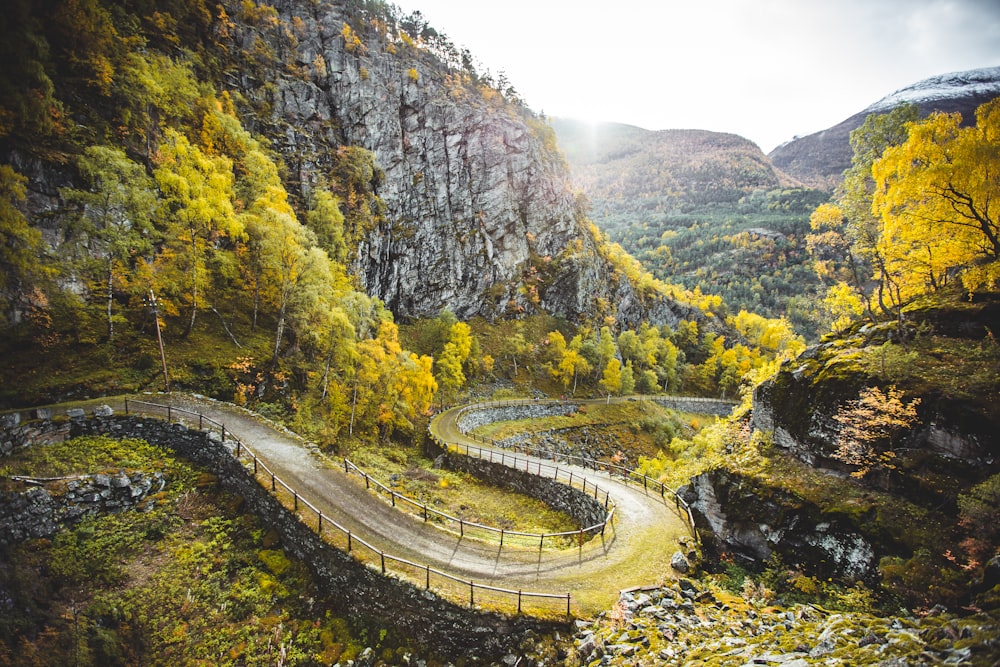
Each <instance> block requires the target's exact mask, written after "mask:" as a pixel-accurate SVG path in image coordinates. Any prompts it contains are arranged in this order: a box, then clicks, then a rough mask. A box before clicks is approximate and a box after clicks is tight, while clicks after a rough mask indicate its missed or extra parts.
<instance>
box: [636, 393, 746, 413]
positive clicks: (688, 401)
mask: <svg viewBox="0 0 1000 667" xmlns="http://www.w3.org/2000/svg"><path fill="white" fill-rule="evenodd" d="M644 400H647V401H653V402H654V403H658V404H659V405H662V406H663V407H665V408H669V409H671V410H678V411H680V412H694V413H696V414H702V415H716V416H718V417H728V416H729V415H730V414H731V413H732V411H733V409H734V408H735V407H736V406H737V405H739V403H737V402H736V401H725V400H722V399H719V398H698V397H695V396H647V397H645V399H644Z"/></svg>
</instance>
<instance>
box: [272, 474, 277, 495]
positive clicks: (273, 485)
mask: <svg viewBox="0 0 1000 667" xmlns="http://www.w3.org/2000/svg"><path fill="white" fill-rule="evenodd" d="M271 490H272V491H277V490H278V487H277V486H275V484H274V473H273V472H272V473H271Z"/></svg>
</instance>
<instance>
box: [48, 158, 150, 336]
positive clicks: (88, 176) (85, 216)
mask: <svg viewBox="0 0 1000 667" xmlns="http://www.w3.org/2000/svg"><path fill="white" fill-rule="evenodd" d="M78 166H79V169H80V175H81V176H82V177H83V180H84V181H85V182H86V184H87V185H88V186H89V189H87V190H73V189H68V190H63V191H62V194H63V197H64V198H65V199H66V200H67V201H68V202H70V203H75V204H78V205H79V206H80V207H81V210H80V212H79V215H78V216H77V217H76V219H75V220H76V224H75V226H74V229H73V230H72V232H73V237H74V238H75V239H76V240H77V242H78V243H79V244H81V245H82V246H83V247H84V251H85V253H84V256H85V257H86V258H87V261H86V262H85V264H93V263H95V262H96V264H97V265H98V266H99V267H100V269H99V270H98V272H97V273H98V277H97V279H96V282H98V283H103V287H102V288H101V289H100V291H101V292H103V296H104V309H105V317H106V320H107V334H108V339H109V340H110V339H113V338H114V335H115V316H114V313H113V312H112V307H113V305H114V300H115V286H116V284H118V285H123V284H127V283H128V281H129V276H130V275H131V274H132V271H131V266H130V262H131V261H132V260H135V259H136V258H138V257H139V256H141V255H145V254H146V253H148V252H149V250H150V249H151V247H152V237H151V232H152V229H153V214H154V211H155V209H156V205H157V196H156V191H155V186H154V184H153V180H152V179H151V178H150V177H149V176H147V175H146V170H145V169H144V168H143V167H142V166H141V165H139V164H136V163H135V162H133V161H132V160H130V159H129V158H128V156H127V155H125V153H124V152H122V151H121V150H118V149H117V148H110V147H107V146H91V147H89V148H87V149H86V150H85V151H84V152H83V155H82V156H81V157H80V159H79V161H78ZM143 287H144V288H145V287H146V286H143ZM140 291H144V289H143V290H140Z"/></svg>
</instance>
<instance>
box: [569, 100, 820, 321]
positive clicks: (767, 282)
mask: <svg viewBox="0 0 1000 667" xmlns="http://www.w3.org/2000/svg"><path fill="white" fill-rule="evenodd" d="M553 126H554V127H555V129H556V133H557V135H558V137H559V142H560V146H561V147H562V149H563V150H564V152H565V153H566V157H567V160H568V161H569V163H570V167H571V170H572V172H573V180H574V185H575V186H576V187H578V188H580V189H581V190H582V191H583V192H584V193H585V194H586V196H587V198H588V200H589V202H590V204H591V207H592V212H591V216H592V218H593V220H594V222H595V223H596V224H597V225H598V226H599V227H600V228H601V229H602V230H604V231H605V232H606V233H607V234H608V236H609V238H610V239H611V240H612V241H614V242H616V243H620V244H621V245H622V247H623V248H624V249H625V250H626V251H628V252H629V253H631V254H632V255H633V256H634V257H636V258H637V259H638V260H639V261H640V262H642V264H643V266H645V267H646V268H647V269H648V270H649V271H650V272H652V274H653V275H654V276H656V277H657V278H659V279H661V280H664V281H668V282H677V283H681V284H683V285H684V286H685V287H687V288H688V289H692V290H693V289H697V290H699V292H701V293H703V294H711V295H716V296H719V297H721V298H722V302H723V303H725V304H727V307H728V308H731V309H733V310H734V311H735V310H739V309H745V310H748V311H751V312H755V313H760V314H762V315H765V316H767V317H773V318H778V317H786V318H787V319H788V320H789V321H790V322H791V323H792V324H793V325H794V326H795V327H796V329H797V330H798V331H800V332H801V333H803V334H805V335H807V336H809V337H814V336H816V335H817V334H818V333H821V332H822V331H823V330H825V329H826V328H827V327H828V322H827V321H826V320H825V318H824V317H823V315H822V314H821V313H820V312H818V311H817V309H816V307H815V303H816V298H817V294H818V290H819V287H820V286H819V282H818V280H817V278H816V276H815V273H814V272H813V271H812V269H811V266H810V264H811V260H810V258H809V256H808V253H807V250H806V247H805V236H806V234H807V233H808V232H809V214H810V213H811V212H812V210H813V209H814V208H815V207H816V206H817V205H818V204H820V203H822V202H823V201H825V200H826V198H827V195H826V194H825V193H823V192H820V191H817V190H811V189H808V188H804V187H802V186H801V185H800V184H798V183H797V182H796V181H795V180H794V179H791V178H789V177H788V176H785V175H784V174H782V173H781V172H780V171H778V170H776V169H775V168H774V167H773V166H772V165H771V164H770V162H769V160H768V159H767V157H765V156H764V154H763V153H761V152H760V149H758V148H757V147H756V146H755V145H754V144H753V143H751V142H749V141H747V140H746V139H743V138H741V137H737V136H734V135H727V134H719V133H715V132H706V131H700V130H665V131H660V132H650V131H647V130H643V129H640V128H636V127H630V126H627V125H615V124H600V125H588V124H586V123H579V122H574V121H567V120H559V119H557V120H555V121H553Z"/></svg>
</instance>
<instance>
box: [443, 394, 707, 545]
mask: <svg viewBox="0 0 1000 667" xmlns="http://www.w3.org/2000/svg"><path fill="white" fill-rule="evenodd" d="M534 403H541V404H560V405H571V404H574V403H573V402H572V401H553V400H543V401H534V400H531V399H528V400H510V401H490V402H485V403H475V404H473V405H467V406H465V407H464V408H462V409H461V410H460V411H459V414H458V416H457V417H456V424H458V426H459V429H460V430H461V431H462V434H463V435H464V436H465V437H467V438H469V439H471V440H473V441H479V442H482V443H483V444H486V445H489V448H488V449H484V448H476V449H477V450H478V451H477V454H478V455H481V454H482V453H483V452H489V455H490V456H491V457H493V456H494V454H493V452H494V451H501V452H502V451H503V450H504V449H509V450H512V451H515V452H519V453H521V454H525V455H526V456H532V457H535V458H536V459H548V460H551V461H552V462H554V463H556V462H559V461H563V462H565V463H568V464H571V465H575V466H577V467H580V468H584V469H588V470H593V471H595V472H607V473H608V476H609V477H616V476H617V477H618V478H620V479H621V480H622V481H623V482H625V483H635V484H637V485H638V484H641V485H642V488H643V490H644V491H646V492H649V491H650V490H652V492H653V493H658V494H659V495H660V497H661V498H663V499H664V500H666V498H667V497H668V496H669V497H670V498H671V499H672V500H673V501H674V507H675V509H676V510H677V512H678V513H679V514H681V516H682V517H683V518H684V519H685V521H686V522H687V525H688V529H689V530H690V531H691V536H692V537H693V538H694V539H695V540H696V541H698V543H699V544H700V538H699V536H698V530H697V529H696V528H695V525H694V514H693V513H692V512H691V507H690V506H689V505H688V504H687V502H686V501H685V500H684V499H683V498H681V497H680V496H679V495H677V492H676V491H674V490H673V489H671V488H670V487H669V486H667V485H665V484H663V483H662V482H660V481H659V480H656V479H653V478H652V477H649V476H648V475H645V474H643V473H641V472H639V471H637V470H635V469H634V468H628V467H626V466H621V465H617V464H615V463H611V462H609V461H599V460H597V459H591V458H587V457H583V456H575V455H573V454H563V453H560V452H554V451H550V450H545V449H540V448H537V447H526V446H524V445H516V444H515V445H510V446H507V447H500V446H499V445H497V443H496V440H493V439H491V438H486V437H484V436H481V435H477V434H475V433H471V432H468V431H466V430H465V429H463V428H462V426H461V424H460V423H459V420H460V419H461V417H462V415H465V414H467V413H468V412H472V411H476V410H489V409H493V408H504V407H516V406H522V405H531V404H534ZM432 437H434V436H433V435H432ZM435 440H436V438H435ZM463 446H464V447H465V449H466V454H469V453H470V452H469V450H470V447H469V446H468V445H463ZM491 460H492V458H491ZM550 469H551V468H550ZM540 470H541V469H539V473H538V474H541V471H540ZM555 471H556V473H558V471H559V468H558V467H556V468H555ZM570 475H572V473H570ZM570 482H571V483H572V477H571V478H570ZM595 487H596V485H595ZM595 497H596V496H595Z"/></svg>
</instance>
